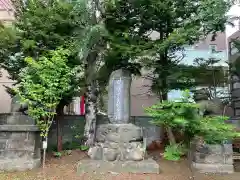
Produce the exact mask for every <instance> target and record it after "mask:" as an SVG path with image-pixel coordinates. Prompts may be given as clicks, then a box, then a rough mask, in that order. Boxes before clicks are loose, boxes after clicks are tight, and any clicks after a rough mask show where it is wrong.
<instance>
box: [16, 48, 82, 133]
mask: <svg viewBox="0 0 240 180" xmlns="http://www.w3.org/2000/svg"><path fill="white" fill-rule="evenodd" d="M69 55H70V51H69V50H66V49H62V48H60V49H58V50H56V51H50V52H49V53H48V54H46V56H40V57H39V58H38V59H37V60H36V59H33V58H31V57H27V58H25V62H26V64H27V66H26V67H25V68H24V69H22V71H21V73H20V75H19V76H20V77H21V81H20V83H19V85H18V87H17V88H16V89H15V91H16V93H17V94H18V95H19V96H20V98H21V101H22V102H24V103H27V104H28V114H29V115H30V116H31V117H32V118H33V119H34V120H36V122H37V124H38V125H39V128H40V130H41V131H42V134H41V136H44V137H47V134H48V131H49V128H50V126H51V124H52V121H53V117H54V116H55V114H56V107H57V106H58V104H59V103H60V101H61V98H62V96H63V95H64V94H65V93H66V92H68V91H69V89H70V88H71V84H70V83H71V78H72V77H73V76H76V74H77V69H76V68H74V69H72V68H70V67H68V66H67V64H66V63H67V61H68V57H69Z"/></svg>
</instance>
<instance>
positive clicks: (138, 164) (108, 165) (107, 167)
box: [77, 159, 160, 174]
mask: <svg viewBox="0 0 240 180" xmlns="http://www.w3.org/2000/svg"><path fill="white" fill-rule="evenodd" d="M108 172H115V173H148V174H150V173H154V174H156V173H157V174H158V173H160V169H159V164H158V163H157V162H156V161H154V160H152V159H147V160H143V161H125V162H121V161H114V162H109V161H101V160H90V159H86V160H81V161H80V162H79V164H78V167H77V173H78V174H82V173H108Z"/></svg>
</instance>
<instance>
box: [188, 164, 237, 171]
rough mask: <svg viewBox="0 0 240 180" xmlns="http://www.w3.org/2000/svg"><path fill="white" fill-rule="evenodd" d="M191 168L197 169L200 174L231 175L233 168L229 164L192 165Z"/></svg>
mask: <svg viewBox="0 0 240 180" xmlns="http://www.w3.org/2000/svg"><path fill="white" fill-rule="evenodd" d="M192 166H193V168H195V169H197V170H198V171H199V172H200V173H233V172H234V167H233V165H229V164H204V163H193V164H192Z"/></svg>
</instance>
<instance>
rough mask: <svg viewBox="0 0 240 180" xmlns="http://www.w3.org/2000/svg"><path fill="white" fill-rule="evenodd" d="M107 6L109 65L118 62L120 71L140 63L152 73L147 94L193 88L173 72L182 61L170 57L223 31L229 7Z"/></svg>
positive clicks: (125, 2) (200, 2) (191, 1)
mask: <svg viewBox="0 0 240 180" xmlns="http://www.w3.org/2000/svg"><path fill="white" fill-rule="evenodd" d="M107 2H108V3H107V5H106V9H105V10H106V17H105V24H106V28H107V29H108V31H109V33H110V35H111V36H110V39H111V42H110V48H109V51H110V52H109V54H108V56H109V57H110V58H109V61H110V60H111V59H118V61H120V62H121V63H120V64H124V65H125V66H126V64H127V63H129V61H133V60H136V59H138V60H139V59H141V60H142V62H143V63H142V65H144V66H145V67H149V68H151V69H154V76H155V75H156V76H155V77H156V78H155V79H154V80H153V89H155V90H158V91H162V92H164V93H166V92H168V91H169V90H171V89H175V88H180V89H181V88H189V87H191V86H192V85H193V83H192V76H191V77H190V79H189V76H187V75H188V74H189V73H185V72H183V71H185V69H186V68H185V69H182V67H183V66H179V63H180V62H181V60H182V58H181V57H180V56H179V55H176V54H175V53H176V51H179V50H183V46H184V45H191V44H193V43H195V42H197V41H199V40H200V39H202V38H204V37H205V36H206V35H208V34H213V35H214V34H215V33H216V32H218V31H223V30H224V28H225V22H226V20H227V17H226V12H227V10H228V9H229V7H230V3H229V1H225V0H218V1H216V0H197V1H196V0H183V1H175V0H162V1H159V0H131V1H130V0H121V1H118V0H109V1H107ZM153 35H154V37H153ZM114 56H116V57H117V58H113V57H114ZM114 63H115V62H114ZM118 64H119V63H118ZM189 68H191V67H189ZM189 68H188V69H189ZM176 79H178V81H173V80H176Z"/></svg>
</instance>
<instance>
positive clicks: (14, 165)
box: [0, 159, 41, 172]
mask: <svg viewBox="0 0 240 180" xmlns="http://www.w3.org/2000/svg"><path fill="white" fill-rule="evenodd" d="M40 165H41V159H31V160H29V159H17V160H12V159H8V160H7V159H3V160H0V171H8V172H14V171H27V170H31V169H34V168H38V167H40Z"/></svg>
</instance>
